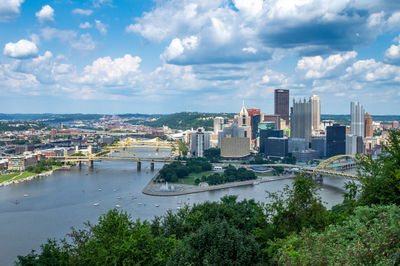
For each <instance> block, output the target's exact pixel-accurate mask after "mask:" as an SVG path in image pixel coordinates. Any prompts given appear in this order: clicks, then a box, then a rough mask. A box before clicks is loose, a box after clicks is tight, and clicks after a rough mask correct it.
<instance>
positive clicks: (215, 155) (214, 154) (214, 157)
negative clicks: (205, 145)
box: [204, 148, 221, 162]
mask: <svg viewBox="0 0 400 266" xmlns="http://www.w3.org/2000/svg"><path fill="white" fill-rule="evenodd" d="M204 157H206V158H207V159H208V160H210V161H212V162H217V161H219V160H220V159H221V149H218V148H210V149H207V150H205V151H204Z"/></svg>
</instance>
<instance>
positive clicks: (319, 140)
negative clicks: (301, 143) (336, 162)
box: [311, 136, 326, 158]
mask: <svg viewBox="0 0 400 266" xmlns="http://www.w3.org/2000/svg"><path fill="white" fill-rule="evenodd" d="M311 149H313V150H316V151H318V154H319V158H325V157H326V137H325V136H313V137H312V138H311Z"/></svg>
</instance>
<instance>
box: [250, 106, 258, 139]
mask: <svg viewBox="0 0 400 266" xmlns="http://www.w3.org/2000/svg"><path fill="white" fill-rule="evenodd" d="M247 113H248V114H249V116H250V124H251V139H256V138H257V132H258V130H257V129H258V124H259V123H260V121H261V110H260V109H256V108H251V109H247Z"/></svg>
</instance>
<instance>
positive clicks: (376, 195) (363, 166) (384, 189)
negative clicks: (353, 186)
mask: <svg viewBox="0 0 400 266" xmlns="http://www.w3.org/2000/svg"><path fill="white" fill-rule="evenodd" d="M383 151H384V152H383V153H382V154H380V155H379V158H378V159H377V160H374V159H372V157H371V156H358V157H357V158H358V159H359V162H360V169H359V175H360V176H361V179H360V182H361V194H360V199H359V204H360V205H371V204H391V203H395V204H400V131H391V132H390V134H389V138H388V140H387V144H385V145H383Z"/></svg>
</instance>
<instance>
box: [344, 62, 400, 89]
mask: <svg viewBox="0 0 400 266" xmlns="http://www.w3.org/2000/svg"><path fill="white" fill-rule="evenodd" d="M346 72H347V73H346V75H345V76H344V77H343V78H344V79H348V80H349V79H350V80H357V81H360V82H368V83H369V82H374V83H375V85H377V84H379V83H391V84H393V83H400V66H394V65H389V64H384V63H382V62H376V61H375V59H368V60H359V61H357V62H355V63H354V64H353V65H352V66H350V67H348V68H347V69H346Z"/></svg>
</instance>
